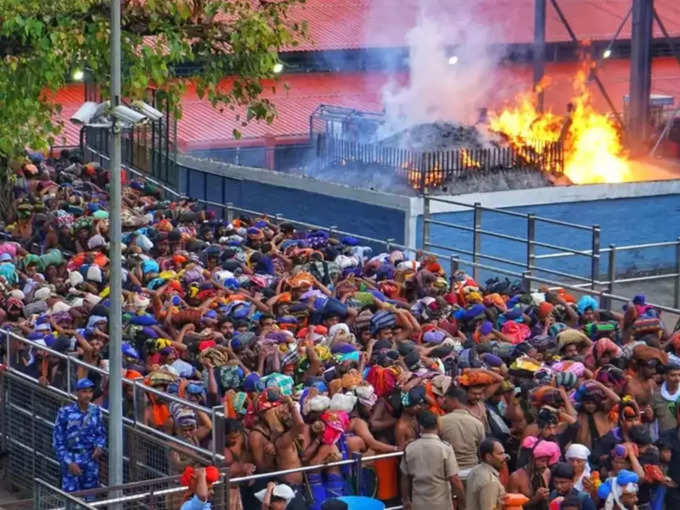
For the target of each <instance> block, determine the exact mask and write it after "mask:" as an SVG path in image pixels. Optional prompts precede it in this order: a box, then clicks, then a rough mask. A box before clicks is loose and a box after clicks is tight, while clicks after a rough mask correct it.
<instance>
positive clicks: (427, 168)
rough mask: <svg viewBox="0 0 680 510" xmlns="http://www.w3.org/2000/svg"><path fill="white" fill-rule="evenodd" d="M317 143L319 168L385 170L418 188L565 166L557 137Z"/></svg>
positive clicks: (326, 138) (326, 139)
mask: <svg viewBox="0 0 680 510" xmlns="http://www.w3.org/2000/svg"><path fill="white" fill-rule="evenodd" d="M315 145H316V156H317V158H318V160H319V162H320V163H321V165H323V166H331V167H337V168H351V169H359V170H364V169H365V170H368V171H371V172H375V171H376V170H380V169H384V170H387V171H389V172H392V173H393V174H394V175H397V176H399V177H401V178H403V179H405V180H406V181H407V182H408V184H409V185H410V186H411V187H412V188H414V189H416V190H419V191H420V192H423V191H425V190H426V189H427V188H429V189H435V188H438V187H441V186H443V185H445V184H446V183H448V182H452V181H455V180H456V179H462V178H470V177H475V176H479V175H483V174H486V173H492V174H493V173H497V172H519V171H532V172H541V171H543V170H548V171H550V172H551V173H553V174H562V173H563V170H564V154H563V148H562V144H561V142H559V141H534V142H531V143H529V144H527V145H525V146H521V147H519V146H518V147H493V148H460V149H451V150H433V151H425V150H409V149H404V148H401V147H395V146H388V145H386V144H383V143H370V142H369V143H363V142H357V141H354V140H348V139H344V138H337V137H334V136H331V135H328V134H319V135H317V136H316V144H315Z"/></svg>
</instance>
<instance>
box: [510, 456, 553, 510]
mask: <svg viewBox="0 0 680 510" xmlns="http://www.w3.org/2000/svg"><path fill="white" fill-rule="evenodd" d="M549 460H550V457H547V456H541V457H534V455H531V456H530V457H529V463H528V464H527V465H526V466H524V467H521V468H519V469H518V470H517V471H515V472H514V473H512V474H511V475H510V480H509V481H508V492H515V493H521V494H524V495H525V496H526V497H527V498H529V502H528V503H526V504H525V505H524V509H525V510H544V509H546V508H548V497H549V496H550V489H548V487H549V485H550V470H549V469H548V461H549Z"/></svg>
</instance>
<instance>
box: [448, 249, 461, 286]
mask: <svg viewBox="0 0 680 510" xmlns="http://www.w3.org/2000/svg"><path fill="white" fill-rule="evenodd" d="M459 267H460V260H459V259H458V257H455V256H454V255H451V256H450V257H449V283H451V282H453V275H454V274H455V273H456V271H458V268H459Z"/></svg>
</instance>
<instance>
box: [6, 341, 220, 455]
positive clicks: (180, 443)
mask: <svg viewBox="0 0 680 510" xmlns="http://www.w3.org/2000/svg"><path fill="white" fill-rule="evenodd" d="M0 334H4V335H6V341H7V344H8V345H7V349H6V355H7V359H8V365H7V370H8V371H9V372H10V373H12V374H14V375H16V376H18V377H21V378H24V379H26V380H29V381H31V382H33V383H35V384H38V385H40V383H39V381H38V380H37V379H35V378H33V377H31V376H30V375H28V374H25V373H23V372H21V371H20V370H17V369H16V368H15V367H13V366H12V360H11V353H12V349H11V347H10V345H9V341H10V340H9V339H10V338H13V339H14V340H15V341H19V342H22V343H24V344H27V345H29V346H30V347H31V348H33V349H38V350H41V351H45V352H48V353H50V355H52V356H55V357H58V358H60V359H62V360H65V361H67V367H68V366H69V365H68V364H70V363H74V364H76V365H80V366H83V367H85V368H87V369H88V370H91V371H94V372H96V373H98V374H100V375H102V376H104V377H108V372H107V371H106V370H103V369H101V368H99V367H96V366H94V365H90V364H89V363H86V362H84V361H81V360H79V359H76V358H74V357H73V356H67V355H65V354H63V353H61V352H59V351H55V350H54V349H50V348H49V347H47V346H43V345H41V344H38V343H36V342H34V341H32V340H29V339H27V338H24V337H22V336H20V335H17V334H16V333H14V332H12V331H9V330H7V329H4V328H0ZM66 376H67V380H70V376H71V374H70V372H69V373H68V374H66ZM123 384H127V385H131V386H132V387H133V389H134V390H135V394H136V391H137V390H138V389H139V390H141V391H144V392H148V393H153V394H155V395H159V396H161V397H163V398H164V399H166V400H171V401H175V402H178V403H179V404H181V405H182V406H185V407H191V408H192V409H195V410H197V411H200V412H203V413H205V414H208V415H212V416H213V420H212V427H213V430H215V429H216V426H217V418H219V419H223V418H224V414H223V413H221V412H215V411H214V410H212V409H210V408H207V407H203V406H201V405H198V404H196V403H194V402H190V401H188V400H186V399H182V398H180V397H178V396H175V395H172V394H170V393H166V392H163V391H159V390H157V389H155V388H152V387H150V386H146V385H144V386H143V387H141V386H140V384H139V382H138V381H137V380H129V379H125V378H124V379H123ZM69 385H70V384H69ZM40 386H41V387H45V386H43V385H40ZM45 388H47V389H49V390H50V391H53V392H55V393H57V394H58V395H60V396H62V397H66V398H69V399H73V394H71V393H69V392H67V391H64V390H62V389H61V388H57V387H56V386H53V385H51V384H48V385H47V386H46V387H45ZM136 402H138V400H135V403H136ZM102 411H103V412H104V413H105V414H108V412H109V411H108V409H104V408H102ZM138 411H139V409H137V408H135V409H134V411H133V414H134V417H135V418H134V419H131V418H128V417H125V416H124V417H123V423H125V424H127V425H130V426H135V427H137V428H139V429H141V430H144V431H146V432H149V433H152V434H157V435H158V436H159V437H162V438H163V439H166V440H167V441H171V442H173V443H176V444H177V446H180V447H183V448H188V449H190V450H192V451H194V452H195V453H197V454H199V455H202V456H206V457H210V458H218V459H220V460H224V455H223V454H222V453H218V452H217V451H215V450H216V445H215V444H214V443H213V447H212V450H207V449H205V448H201V447H200V446H196V445H193V444H191V443H187V442H186V441H183V440H182V439H180V438H177V437H175V436H172V435H169V434H166V433H165V432H163V431H161V430H158V429H155V428H153V427H150V426H148V425H146V424H144V423H141V422H139V421H138V420H137V416H139V412H138Z"/></svg>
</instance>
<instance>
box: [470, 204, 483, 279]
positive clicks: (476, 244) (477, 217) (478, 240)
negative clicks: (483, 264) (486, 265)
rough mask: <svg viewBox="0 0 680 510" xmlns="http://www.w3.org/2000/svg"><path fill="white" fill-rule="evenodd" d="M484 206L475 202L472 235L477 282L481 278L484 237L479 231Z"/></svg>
mask: <svg viewBox="0 0 680 510" xmlns="http://www.w3.org/2000/svg"><path fill="white" fill-rule="evenodd" d="M481 206H482V204H481V203H479V202H475V205H474V213H473V220H474V224H473V234H472V263H473V264H474V265H473V266H472V278H473V279H474V280H475V281H477V280H478V278H479V268H478V267H477V264H479V253H480V251H481V248H482V236H481V234H480V233H479V230H480V229H481V228H482V208H481Z"/></svg>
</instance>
